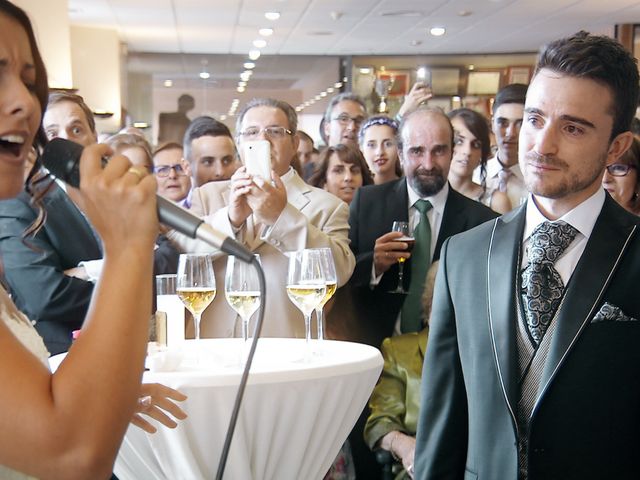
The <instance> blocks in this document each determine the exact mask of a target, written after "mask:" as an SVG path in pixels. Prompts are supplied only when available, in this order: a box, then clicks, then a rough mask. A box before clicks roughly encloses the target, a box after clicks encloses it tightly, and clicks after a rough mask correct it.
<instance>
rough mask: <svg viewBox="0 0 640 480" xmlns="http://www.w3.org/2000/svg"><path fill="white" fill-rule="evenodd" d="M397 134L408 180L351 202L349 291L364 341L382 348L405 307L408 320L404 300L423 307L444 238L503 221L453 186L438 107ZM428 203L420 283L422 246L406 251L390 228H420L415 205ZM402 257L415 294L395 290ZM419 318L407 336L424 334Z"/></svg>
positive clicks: (364, 192)
mask: <svg viewBox="0 0 640 480" xmlns="http://www.w3.org/2000/svg"><path fill="white" fill-rule="evenodd" d="M398 137H399V140H400V145H399V148H398V150H399V154H400V160H401V162H402V165H403V168H404V172H405V175H406V178H400V179H399V180H396V181H393V182H388V183H384V184H381V185H371V186H366V187H362V188H360V189H359V190H358V191H357V193H356V196H355V198H354V200H353V202H352V203H351V212H350V215H349V224H350V227H351V230H350V234H349V237H350V239H351V249H352V250H353V252H354V254H355V255H356V268H355V271H354V273H353V276H352V277H351V281H350V287H351V288H352V294H353V298H354V303H355V308H356V311H357V312H358V317H359V318H360V319H365V321H366V325H359V326H358V327H357V328H358V330H359V332H358V335H360V338H358V340H360V341H366V342H367V343H370V344H372V345H374V346H376V347H378V346H380V344H381V343H382V340H383V339H384V338H386V337H389V336H391V334H392V333H393V330H394V324H395V323H396V320H397V319H398V313H399V312H400V310H401V309H403V312H402V315H403V316H404V315H405V314H406V311H407V310H406V308H403V304H405V303H406V302H405V300H406V301H407V302H410V301H412V297H413V296H414V295H415V296H416V297H417V301H418V302H419V298H420V297H421V295H422V291H423V289H424V288H423V286H424V274H426V271H427V270H428V268H429V265H430V263H431V262H432V261H435V260H437V259H438V258H439V256H440V247H441V246H442V243H443V242H444V240H445V239H446V238H448V237H450V236H451V235H454V234H456V233H459V232H463V231H465V230H468V229H469V228H472V227H474V226H476V225H479V224H480V223H483V222H485V221H487V220H490V219H492V218H495V217H496V216H497V214H496V213H495V212H493V211H491V210H490V209H488V208H487V207H485V206H484V205H481V204H480V203H478V202H475V201H473V200H470V199H468V198H466V197H464V196H463V195H461V194H460V193H458V192H456V191H455V190H453V189H452V188H451V187H450V186H449V184H448V183H447V180H446V179H447V175H448V173H449V166H450V164H451V156H452V152H453V129H452V127H451V123H450V122H449V119H448V118H447V116H446V115H444V114H443V113H442V112H441V111H440V110H438V109H430V108H424V107H423V108H420V109H418V110H416V111H414V112H412V113H410V114H408V115H406V116H405V117H404V119H403V121H402V123H401V125H400V128H399V135H398ZM422 200H428V201H429V202H430V204H431V208H430V209H429V210H428V211H427V212H426V216H427V219H428V224H429V225H428V227H429V232H430V239H429V244H428V245H425V248H426V250H427V251H426V252H424V253H425V255H423V256H422V263H423V264H424V265H423V267H424V268H423V270H422V271H421V272H420V274H419V276H420V277H421V278H418V279H415V278H413V276H415V275H416V270H415V268H414V267H415V266H414V262H413V259H412V255H415V254H416V252H418V251H419V248H420V245H417V246H416V247H415V248H414V250H413V252H412V253H411V254H410V253H408V252H407V250H406V249H407V244H406V243H405V242H399V241H398V238H400V237H402V234H400V233H398V232H391V226H392V224H393V222H394V221H404V222H409V224H410V229H409V230H410V231H411V232H413V231H414V230H416V228H417V227H418V225H419V224H420V216H421V214H420V212H419V211H418V209H417V208H416V205H417V204H418V203H419V201H422ZM401 257H402V258H407V261H406V263H405V266H404V288H405V289H406V290H408V291H409V292H410V293H409V294H408V295H404V294H396V293H389V292H390V291H391V290H394V289H395V288H396V287H397V285H398V259H400V258H401ZM418 304H419V303H418ZM419 312H421V310H420V311H419ZM410 315H412V314H410ZM413 316H415V318H412V319H411V320H413V322H412V323H411V324H410V325H408V322H406V321H404V319H402V320H403V321H402V322H401V325H402V327H403V328H402V333H406V332H409V331H419V330H421V329H422V321H423V319H422V318H421V317H420V313H418V314H417V316H416V314H413ZM360 323H362V322H360ZM407 325H408V326H407Z"/></svg>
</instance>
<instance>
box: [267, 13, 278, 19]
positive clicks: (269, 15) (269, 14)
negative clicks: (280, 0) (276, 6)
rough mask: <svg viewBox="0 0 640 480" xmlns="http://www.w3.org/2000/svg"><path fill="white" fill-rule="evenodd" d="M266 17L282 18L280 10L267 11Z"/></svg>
mask: <svg viewBox="0 0 640 480" xmlns="http://www.w3.org/2000/svg"><path fill="white" fill-rule="evenodd" d="M264 18H266V19H267V20H278V19H279V18H280V12H265V14H264Z"/></svg>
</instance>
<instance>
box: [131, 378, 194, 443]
mask: <svg viewBox="0 0 640 480" xmlns="http://www.w3.org/2000/svg"><path fill="white" fill-rule="evenodd" d="M186 399H187V396H186V395H183V394H182V393H180V392H179V391H177V390H174V389H173V388H169V387H167V386H165V385H161V384H160V383H143V384H142V385H141V386H140V399H139V400H138V411H137V412H136V413H135V414H134V415H133V418H132V419H131V423H133V424H134V425H135V426H136V427H139V428H141V429H142V430H144V431H145V432H147V433H156V431H157V429H156V427H154V426H153V425H152V424H151V423H149V422H148V421H147V420H146V419H144V418H143V417H142V415H146V416H148V417H151V418H153V419H154V420H157V421H158V422H160V423H161V424H163V425H164V426H165V427H168V428H176V426H177V425H178V424H177V423H176V422H175V421H174V420H173V419H172V418H171V417H169V416H168V415H167V414H166V413H165V412H168V413H170V414H171V415H172V416H173V417H174V418H177V419H178V420H184V419H185V418H187V414H186V413H184V412H183V411H182V409H181V408H180V407H179V406H178V405H176V404H175V403H174V402H173V401H178V402H182V401H184V400H186Z"/></svg>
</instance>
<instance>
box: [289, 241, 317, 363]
mask: <svg viewBox="0 0 640 480" xmlns="http://www.w3.org/2000/svg"><path fill="white" fill-rule="evenodd" d="M326 291H327V287H326V285H325V280H324V275H323V273H322V262H321V260H320V252H318V251H317V250H309V249H305V250H300V251H298V252H295V253H292V254H291V256H290V257H289V271H288V272H287V295H288V296H289V300H291V301H292V302H293V304H294V305H295V306H296V307H298V308H299V309H300V311H301V312H302V314H303V315H304V326H305V339H306V344H307V353H308V348H309V340H310V339H311V314H312V313H313V310H314V309H316V308H317V307H318V306H319V305H320V303H321V302H322V299H323V298H324V295H325V293H326Z"/></svg>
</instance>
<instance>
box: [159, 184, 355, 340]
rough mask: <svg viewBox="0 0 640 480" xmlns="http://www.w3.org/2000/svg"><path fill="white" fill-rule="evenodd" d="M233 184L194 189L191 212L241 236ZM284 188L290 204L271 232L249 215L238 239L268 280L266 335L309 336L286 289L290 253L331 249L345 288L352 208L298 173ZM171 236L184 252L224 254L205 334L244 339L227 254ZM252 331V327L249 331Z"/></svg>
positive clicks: (349, 263) (206, 316)
mask: <svg viewBox="0 0 640 480" xmlns="http://www.w3.org/2000/svg"><path fill="white" fill-rule="evenodd" d="M229 183H230V182H228V181H225V182H210V183H207V184H205V185H203V186H202V187H200V188H196V189H194V191H193V196H192V206H191V211H192V212H193V213H195V214H196V215H199V216H201V217H204V219H205V221H206V222H207V223H209V224H211V225H212V226H213V227H214V228H216V229H218V230H221V231H222V232H224V233H226V234H227V235H229V236H231V237H236V234H235V233H234V231H233V229H232V227H231V224H230V222H229V216H228V210H227V205H228V203H229ZM285 188H286V190H287V202H288V203H287V206H286V207H285V209H284V210H283V212H282V213H281V214H280V217H279V218H278V220H277V221H276V223H275V224H274V225H273V226H272V228H271V229H270V230H269V231H268V233H267V234H266V235H262V236H261V235H260V232H259V231H258V230H259V228H258V227H257V226H256V225H255V223H254V219H253V216H250V217H249V218H248V219H247V222H246V225H245V227H244V228H243V229H242V230H241V231H240V232H239V234H238V235H237V240H239V241H240V242H242V243H243V244H244V245H246V246H247V247H248V248H249V249H250V250H251V251H253V252H255V253H257V254H260V259H261V262H262V266H263V268H264V271H265V274H266V277H267V290H268V293H267V301H266V309H267V310H266V315H265V321H264V324H263V329H262V334H263V335H264V336H267V337H299V338H304V321H303V316H302V313H301V312H300V310H298V309H297V308H296V307H295V306H294V305H293V303H291V301H290V300H289V298H288V296H287V292H286V289H285V283H286V278H287V268H288V258H287V257H286V256H285V254H286V253H287V252H293V251H296V250H301V249H303V248H318V247H329V248H331V251H332V254H333V258H334V261H335V264H336V274H337V276H338V285H343V284H344V283H345V282H346V281H347V280H348V279H349V277H350V276H351V273H352V272H353V268H354V265H355V259H354V257H353V254H352V253H351V250H350V249H349V239H348V232H349V224H348V223H347V219H348V215H349V210H348V207H347V205H346V204H345V203H344V202H343V201H341V200H340V199H338V198H337V197H335V196H334V195H331V194H330V193H328V192H325V191H324V190H321V189H319V188H315V187H311V186H309V185H307V184H306V183H304V181H303V180H302V179H301V178H300V177H299V176H298V174H297V173H295V172H294V173H293V177H291V178H290V179H289V180H288V181H287V182H286V183H285ZM170 238H171V239H172V240H173V241H174V242H176V243H177V244H178V245H179V247H180V249H181V250H182V251H187V252H214V253H217V254H219V257H218V258H217V259H216V261H215V264H214V267H215V273H216V283H217V286H218V294H217V295H216V298H215V299H214V301H213V303H212V304H211V305H210V306H209V307H208V308H207V310H205V312H204V313H203V315H202V323H201V334H202V336H203V337H205V338H206V337H233V336H240V328H241V324H240V320H239V319H238V318H237V315H236V313H235V312H234V311H233V310H232V309H231V307H229V305H228V304H227V302H226V300H225V296H224V278H225V272H226V262H227V256H226V255H222V253H221V252H219V251H216V250H215V249H214V248H213V247H211V246H209V245H207V244H205V243H203V242H200V241H196V240H191V239H188V238H186V237H184V236H182V235H180V234H177V233H175V232H173V233H171V234H170ZM252 329H253V323H252V324H251V329H250V332H251V331H252Z"/></svg>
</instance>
